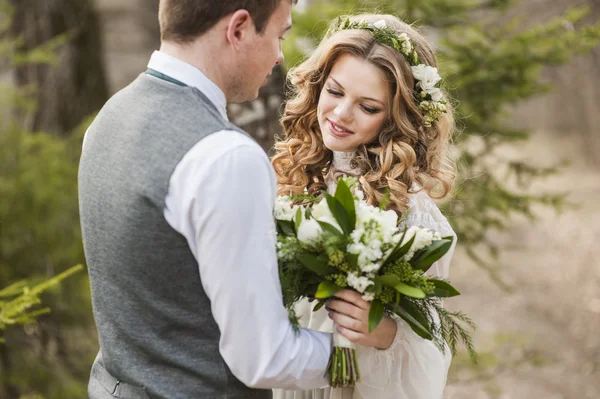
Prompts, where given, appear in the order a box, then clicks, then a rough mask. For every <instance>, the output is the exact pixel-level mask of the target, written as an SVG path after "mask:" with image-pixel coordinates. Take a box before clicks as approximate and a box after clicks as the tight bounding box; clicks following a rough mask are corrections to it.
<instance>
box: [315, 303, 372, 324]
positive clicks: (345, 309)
mask: <svg viewBox="0 0 600 399" xmlns="http://www.w3.org/2000/svg"><path fill="white" fill-rule="evenodd" d="M325 308H326V309H327V310H329V311H331V310H334V311H336V312H337V313H341V314H344V315H346V316H349V317H352V318H353V319H356V320H362V319H363V317H364V315H363V313H364V312H365V311H364V310H363V309H361V308H359V307H358V306H356V305H354V304H352V303H349V302H345V301H340V300H335V299H332V300H330V301H328V302H327V305H326V306H325Z"/></svg>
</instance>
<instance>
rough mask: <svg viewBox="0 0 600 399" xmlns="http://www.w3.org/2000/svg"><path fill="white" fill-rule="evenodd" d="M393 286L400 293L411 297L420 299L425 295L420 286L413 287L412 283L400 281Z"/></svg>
mask: <svg viewBox="0 0 600 399" xmlns="http://www.w3.org/2000/svg"><path fill="white" fill-rule="evenodd" d="M394 288H395V289H396V291H398V292H399V293H401V294H402V295H406V296H409V297H411V298H417V299H422V298H425V297H426V296H427V295H425V291H423V290H422V289H421V288H419V287H413V286H412V285H408V284H405V283H402V282H400V283H398V284H396V285H394Z"/></svg>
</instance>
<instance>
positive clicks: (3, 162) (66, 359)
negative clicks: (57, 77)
mask: <svg viewBox="0 0 600 399" xmlns="http://www.w3.org/2000/svg"><path fill="white" fill-rule="evenodd" d="M14 12H16V11H15V9H14V7H12V6H10V4H9V3H8V2H7V1H5V0H0V75H1V76H3V77H9V76H14V75H13V73H14V72H15V71H22V70H24V68H26V67H30V66H32V65H35V66H39V67H40V68H48V69H47V70H48V71H52V67H57V66H60V65H62V64H61V60H62V58H61V57H60V55H59V54H60V51H61V49H62V48H63V47H61V46H65V45H67V46H68V43H69V41H68V36H57V37H53V38H49V40H48V41H46V42H44V43H41V44H40V46H38V47H35V48H29V49H28V50H27V51H25V50H23V47H22V40H21V39H20V38H14V37H13V36H11V35H8V34H7V31H8V30H9V29H10V22H11V20H12V17H13V15H14ZM18 83H19V79H18V78H15V79H12V80H11V79H3V80H2V81H0V103H1V104H2V107H1V108H0V109H1V111H0V113H1V115H2V117H1V118H0V198H2V201H0V221H1V223H0V287H4V286H6V285H8V283H9V282H12V281H20V280H23V279H28V280H30V281H33V282H36V281H44V280H47V279H48V278H50V277H51V276H54V275H56V274H58V273H59V272H60V271H61V270H63V269H64V267H65V266H66V265H72V264H76V263H80V262H81V260H82V259H83V249H82V245H81V236H80V229H79V215H78V207H77V188H76V183H77V162H78V159H79V154H80V148H81V140H82V137H83V132H84V131H85V125H86V123H87V121H86V120H83V121H81V120H80V122H79V123H80V125H79V127H78V128H77V129H74V130H71V131H70V132H60V133H62V134H61V135H60V136H57V135H56V134H48V133H42V132H38V131H33V130H31V129H29V128H28V127H27V126H25V125H27V123H25V121H31V120H35V118H34V117H31V115H35V114H37V111H38V109H39V104H38V101H42V102H43V100H40V97H39V95H38V91H37V90H36V86H37V85H29V84H27V85H23V86H21V85H19V84H18ZM65 93H66V92H63V95H64V94H65ZM54 101H55V102H69V101H78V100H77V98H75V99H74V100H70V99H69V100H66V99H64V98H60V97H56V98H55V99H54ZM78 112H83V111H78ZM57 117H58V116H57ZM73 123H75V122H73ZM13 289H14V286H13ZM34 292H36V291H34ZM26 298H28V296H27V295H25V296H24V297H23V298H22V299H21V300H24V299H26ZM29 298H30V299H31V298H33V297H29ZM13 299H14V298H13ZM16 301H17V302H16V303H17V304H18V303H19V300H16ZM10 303H12V304H13V305H14V302H12V301H10ZM44 303H45V304H46V305H48V306H49V307H50V308H52V310H53V312H52V313H51V314H48V315H42V316H41V317H39V318H38V321H39V322H38V323H37V324H34V325H26V326H24V327H21V328H19V327H14V328H11V329H10V330H8V331H7V332H6V334H5V337H4V338H5V339H6V344H5V345H0V397H2V398H11V399H12V398H18V397H20V396H21V395H37V394H41V395H43V396H44V397H49V398H81V397H84V396H85V392H86V384H85V382H86V380H87V378H88V376H89V365H90V364H91V360H92V359H93V356H94V351H95V347H96V345H97V344H96V342H95V335H94V329H93V321H92V314H91V304H90V298H89V286H88V282H87V276H86V275H85V274H78V275H76V276H74V277H73V278H70V279H68V280H67V281H65V282H63V283H62V284H61V285H60V286H59V287H55V288H53V289H52V290H49V292H48V293H47V294H45V296H44ZM6 306H7V309H9V310H10V307H9V304H8V305H6ZM2 309H3V310H4V309H5V307H4V306H2ZM12 310H15V309H12ZM3 316H6V314H4V315H3ZM7 320H8V319H7ZM59 327H60V328H59Z"/></svg>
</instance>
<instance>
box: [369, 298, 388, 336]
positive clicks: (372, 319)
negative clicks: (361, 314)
mask: <svg viewBox="0 0 600 399" xmlns="http://www.w3.org/2000/svg"><path fill="white" fill-rule="evenodd" d="M384 310H385V307H384V305H383V302H381V301H380V300H379V299H374V300H373V302H371V310H369V332H370V333H371V332H373V331H375V329H376V328H377V326H378V325H379V323H380V322H381V319H382V318H383V315H384V313H385V312H384Z"/></svg>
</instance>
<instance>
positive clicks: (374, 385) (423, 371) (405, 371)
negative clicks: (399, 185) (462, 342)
mask: <svg viewBox="0 0 600 399" xmlns="http://www.w3.org/2000/svg"><path fill="white" fill-rule="evenodd" d="M353 156H354V153H334V167H335V168H336V169H337V170H338V171H342V172H345V173H347V174H348V175H356V174H357V172H358V171H356V170H353V169H352V168H351V166H350V163H351V160H352V157H353ZM328 191H330V192H332V193H333V192H334V191H335V182H330V183H329V190H328ZM403 223H404V224H405V225H407V226H413V225H417V226H422V227H427V228H430V229H432V230H435V231H437V232H439V233H440V234H441V235H442V236H450V235H452V236H454V237H455V241H454V242H455V243H456V235H455V233H454V231H453V230H452V228H451V227H450V225H449V224H448V221H447V220H446V218H445V217H444V216H443V215H442V213H441V212H440V210H439V209H438V207H437V206H436V204H435V203H434V202H433V200H432V199H431V198H430V197H429V196H428V195H427V193H425V192H424V191H421V192H419V193H417V194H414V195H412V196H411V198H410V212H409V215H408V217H407V218H406V219H405V221H404V222H403ZM453 253H454V246H453V247H452V248H451V249H450V251H449V252H448V253H447V254H446V255H445V256H444V257H443V258H442V259H440V260H439V261H438V262H436V263H434V264H433V266H432V267H431V268H430V269H429V271H428V274H430V275H432V276H436V277H440V278H444V279H446V278H448V275H449V267H450V261H451V259H452V255H453ZM313 305H314V303H313V304H311V303H309V302H308V301H306V300H303V301H300V302H299V303H298V304H297V306H296V312H297V314H298V315H299V316H301V318H300V322H301V324H302V327H307V328H311V329H314V330H318V331H323V332H332V330H333V322H332V320H331V319H330V318H329V317H328V315H327V311H326V310H325V308H322V309H320V310H318V311H317V312H313V311H312V306H313ZM397 323H398V331H397V333H396V337H395V339H394V341H393V343H392V345H391V346H390V347H389V348H388V349H386V350H378V349H375V348H366V347H363V346H360V345H359V346H358V347H357V350H356V354H357V357H358V363H359V367H360V370H361V382H360V383H358V384H357V385H356V387H355V388H343V389H332V388H328V387H327V388H323V389H315V390H311V391H288V390H279V389H278V390H274V391H273V393H274V395H273V398H274V399H441V397H442V392H443V390H444V387H445V386H446V376H447V373H448V368H449V367H450V361H451V355H450V352H449V349H448V348H446V351H445V353H443V352H442V351H440V350H439V349H438V348H437V347H436V346H435V344H433V343H432V342H431V341H428V340H426V339H423V338H421V337H419V336H418V335H416V334H415V333H414V332H413V331H412V330H411V328H410V327H409V326H408V325H407V324H406V323H405V322H404V321H403V320H401V319H399V320H397Z"/></svg>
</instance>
